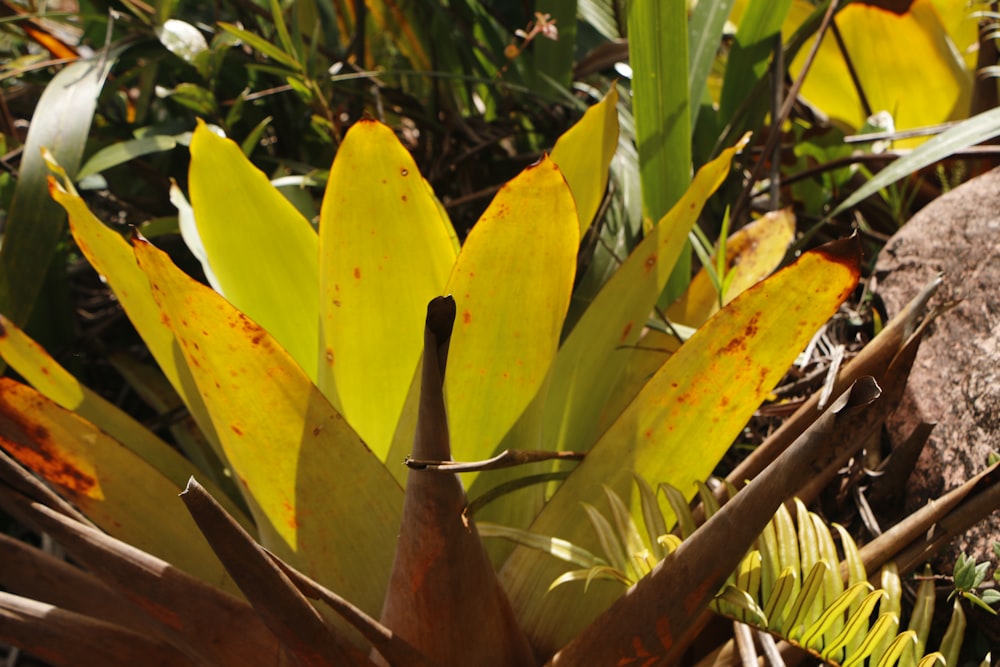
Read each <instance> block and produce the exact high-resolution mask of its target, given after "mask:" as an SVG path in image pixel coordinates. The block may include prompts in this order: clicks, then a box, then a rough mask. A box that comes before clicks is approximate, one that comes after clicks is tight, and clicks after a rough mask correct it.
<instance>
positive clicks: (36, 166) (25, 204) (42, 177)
mask: <svg viewBox="0 0 1000 667" xmlns="http://www.w3.org/2000/svg"><path fill="white" fill-rule="evenodd" d="M125 48H126V47H124V46H122V47H118V48H115V49H112V50H109V51H107V52H102V53H101V54H99V55H97V56H95V57H94V59H88V60H78V61H76V62H75V63H72V64H70V65H67V66H66V67H65V68H63V69H62V70H61V71H60V72H59V73H58V74H56V75H55V76H54V77H52V80H51V81H50V82H49V84H48V86H46V88H45V91H44V92H43V93H42V96H41V98H39V100H38V104H37V105H35V110H34V113H33V115H32V118H31V126H30V127H29V129H28V138H27V141H26V142H25V145H24V158H23V160H22V161H21V170H20V172H19V175H18V182H17V189H16V191H15V193H14V199H13V201H12V202H11V205H10V210H9V211H8V212H7V221H6V226H5V229H4V237H3V246H2V248H0V313H3V314H4V315H6V316H7V317H8V318H9V319H10V320H11V321H12V322H14V324H17V325H18V326H24V325H25V324H26V323H27V321H28V317H29V316H30V315H31V311H32V310H33V308H34V306H35V300H36V299H37V298H38V295H39V293H40V292H41V289H42V285H43V284H44V282H45V280H44V278H45V274H46V272H47V271H48V269H49V263H50V262H51V261H52V258H53V257H54V255H55V251H56V244H57V243H59V241H60V240H62V237H63V234H64V233H65V231H66V217H65V215H64V214H63V212H62V211H60V210H59V207H58V206H57V205H56V204H55V203H53V202H52V199H51V198H50V197H49V188H48V183H47V180H46V178H47V175H48V170H47V169H46V166H45V161H44V160H43V159H42V148H45V147H47V148H48V149H49V150H50V151H51V152H52V154H53V155H54V156H55V159H57V160H59V162H60V163H62V164H63V165H64V166H65V167H66V169H67V170H69V172H70V173H75V172H76V170H77V169H78V167H79V165H80V160H81V159H82V158H83V151H84V147H85V146H86V144H87V135H88V134H89V132H90V123H91V120H92V119H93V116H94V109H95V108H96V107H97V100H98V97H100V92H101V89H102V88H103V87H104V80H105V78H106V77H107V75H108V72H109V71H110V70H111V68H112V66H114V64H115V62H116V61H117V59H118V57H119V56H120V55H121V54H122V52H123V51H124V49H125ZM67 110H72V113H67Z"/></svg>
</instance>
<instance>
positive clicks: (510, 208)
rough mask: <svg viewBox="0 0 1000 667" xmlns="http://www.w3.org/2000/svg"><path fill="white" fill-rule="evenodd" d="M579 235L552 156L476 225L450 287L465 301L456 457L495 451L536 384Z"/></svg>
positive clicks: (451, 382) (453, 392) (454, 365)
mask: <svg viewBox="0 0 1000 667" xmlns="http://www.w3.org/2000/svg"><path fill="white" fill-rule="evenodd" d="M579 242H580V239H579V228H578V225H577V215H576V207H575V205H574V203H573V197H572V195H571V193H570V191H569V187H568V186H567V185H566V180H565V179H564V178H563V176H562V174H561V173H560V171H559V168H558V167H557V166H556V165H555V163H554V162H553V161H552V160H550V159H548V158H543V159H542V160H541V162H539V163H538V164H536V165H534V166H531V167H528V168H527V169H525V170H524V171H523V172H521V174H519V175H518V176H517V177H516V178H515V179H514V180H512V181H511V182H509V183H507V184H506V185H504V186H503V187H502V188H501V189H500V192H499V193H497V196H496V198H495V199H494V200H493V202H492V203H491V204H490V206H489V208H488V209H486V212H485V213H483V216H482V217H481V218H480V219H479V222H477V223H476V226H475V227H473V229H472V232H470V233H469V236H468V238H467V239H466V241H465V245H464V247H463V248H462V253H461V255H459V257H458V262H457V263H456V264H455V270H454V272H453V273H452V276H451V279H450V280H449V281H448V287H447V291H448V292H449V293H450V294H452V295H453V296H454V297H455V304H456V307H457V310H458V315H457V317H456V319H455V329H454V333H453V334H452V338H451V343H450V348H449V352H448V369H447V376H446V382H445V394H446V402H447V406H448V423H449V428H450V431H451V442H452V455H453V456H454V457H455V459H456V460H459V461H461V460H476V459H481V458H487V457H489V456H490V455H492V453H493V449H494V448H495V447H496V445H497V444H498V443H499V442H500V440H501V439H502V438H503V436H504V434H505V433H506V432H507V431H508V430H509V429H510V427H511V426H512V425H513V424H514V422H515V421H516V420H517V418H518V417H519V416H520V415H521V413H522V412H524V409H525V408H526V407H527V406H528V404H529V403H530V402H531V400H532V399H533V398H534V397H535V394H536V393H537V392H538V388H539V387H540V386H541V384H542V381H543V380H544V379H545V376H546V374H547V373H548V370H549V366H550V365H551V363H552V359H553V357H554V356H555V353H556V349H557V348H558V346H559V334H560V331H561V330H562V324H563V320H564V319H565V317H566V311H567V309H568V308H569V298H570V291H571V290H572V288H573V277H574V274H575V272H576V251H577V247H578V245H579ZM467 479H471V476H470V477H469V478H467Z"/></svg>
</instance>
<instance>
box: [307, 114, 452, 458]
mask: <svg viewBox="0 0 1000 667" xmlns="http://www.w3.org/2000/svg"><path fill="white" fill-rule="evenodd" d="M450 229H451V223H450V222H449V221H448V219H447V217H446V216H444V214H443V211H442V209H440V208H438V204H437V202H436V200H435V198H434V195H433V193H432V192H431V189H430V186H429V185H428V184H427V182H426V181H425V180H424V179H423V178H422V177H421V175H420V172H419V171H418V170H417V165H416V163H415V162H414V161H413V158H412V156H410V154H409V152H407V150H406V149H405V148H404V147H403V146H402V144H400V143H399V140H398V139H397V138H396V136H395V134H393V131H392V130H391V129H390V128H388V127H387V126H385V125H382V124H381V123H377V122H375V121H368V120H362V121H360V122H358V123H355V124H354V125H353V126H352V127H351V129H350V130H349V131H348V132H347V135H346V136H345V137H344V141H343V143H342V144H341V146H340V149H339V150H338V151H337V155H336V158H335V159H334V161H333V166H332V167H331V169H330V178H329V182H328V184H327V189H326V194H325V196H324V198H323V208H322V211H321V213H320V234H319V235H320V239H319V253H320V259H319V262H320V299H321V300H320V323H321V325H320V326H321V332H322V334H321V346H322V352H321V357H320V368H319V381H318V384H319V387H320V389H321V390H322V391H323V393H324V395H326V396H327V398H329V399H330V400H331V401H332V402H334V405H338V407H339V409H341V410H342V412H343V415H344V417H345V418H346V419H347V420H348V422H349V423H350V424H351V426H352V427H353V428H354V429H355V430H356V431H357V432H358V435H360V436H361V438H362V439H363V440H364V441H365V443H366V444H367V445H368V446H369V447H370V448H371V449H372V451H373V452H375V454H376V455H378V456H379V457H383V458H384V457H385V455H386V452H388V450H389V446H390V443H391V442H392V436H393V433H394V431H395V430H396V424H397V422H398V421H399V417H400V413H401V411H402V409H403V404H404V402H405V400H406V396H407V393H408V391H409V389H410V385H411V383H412V381H413V378H414V373H415V371H416V369H417V364H418V360H419V358H420V351H421V348H422V341H423V331H424V317H425V314H426V306H427V302H428V301H430V300H431V299H432V298H433V297H435V296H439V295H441V294H442V290H443V289H444V286H445V283H446V282H447V280H448V273H449V271H451V269H452V265H453V264H454V261H455V250H454V246H453V245H452V242H451V239H450V235H449V230H450Z"/></svg>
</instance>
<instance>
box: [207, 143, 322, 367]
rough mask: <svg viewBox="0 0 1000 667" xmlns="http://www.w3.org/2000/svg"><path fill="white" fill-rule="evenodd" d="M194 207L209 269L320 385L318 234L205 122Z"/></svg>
mask: <svg viewBox="0 0 1000 667" xmlns="http://www.w3.org/2000/svg"><path fill="white" fill-rule="evenodd" d="M189 187H190V190H191V206H192V208H193V209H194V219H195V223H196V224H197V226H198V234H199V236H201V240H202V243H203V244H204V246H205V251H206V253H207V254H208V263H209V264H210V265H211V267H212V272H213V273H214V274H215V277H216V278H217V279H218V281H219V285H220V287H221V288H222V292H223V293H224V294H225V295H226V298H227V299H229V301H230V302H231V303H232V304H233V305H234V306H236V307H237V308H239V309H240V310H241V311H243V312H244V313H246V314H247V315H248V316H250V317H251V318H253V320H254V321H255V322H259V323H260V325H261V326H262V327H264V328H265V329H267V331H268V332H269V333H270V334H271V335H272V336H274V337H275V339H276V340H277V341H278V343H279V344H281V346H282V347H284V348H285V349H286V350H287V351H288V353H289V354H290V355H292V358H293V359H295V361H296V362H298V364H299V365H300V366H301V367H302V368H303V370H305V372H306V373H307V374H308V375H309V377H311V378H313V379H315V377H316V372H317V370H318V354H319V344H318V343H317V338H318V329H317V322H319V268H318V260H317V255H316V253H317V241H316V232H315V231H314V230H313V228H312V226H310V224H309V221H308V220H306V219H305V218H304V217H302V214H301V213H299V211H298V210H297V209H296V208H295V207H294V206H293V205H292V204H291V202H289V201H288V200H287V199H285V197H283V196H282V195H281V193H280V192H278V190H277V189H275V188H274V187H273V186H272V185H271V183H270V181H269V180H268V178H267V176H265V175H264V174H263V172H261V171H260V170H259V169H257V168H256V167H255V166H253V164H251V162H250V161H249V160H248V159H247V158H246V156H245V155H243V151H242V150H240V147H239V146H238V145H236V144H235V143H234V142H232V141H230V140H229V139H225V138H223V137H220V136H218V135H217V134H215V132H213V131H212V130H211V129H209V127H208V126H207V125H205V124H204V123H199V124H198V127H197V128H195V131H194V136H193V137H192V138H191V169H190V173H189Z"/></svg>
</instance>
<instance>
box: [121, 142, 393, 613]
mask: <svg viewBox="0 0 1000 667" xmlns="http://www.w3.org/2000/svg"><path fill="white" fill-rule="evenodd" d="M236 150H237V151H238V149H236ZM135 257H136V259H137V261H138V264H139V267H140V269H141V270H142V271H143V272H144V273H145V274H146V275H147V276H148V284H149V285H150V287H151V289H152V293H153V295H154V298H155V299H156V302H157V304H158V305H159V308H160V309H161V317H162V319H163V321H164V323H166V324H167V325H168V326H169V327H170V328H171V329H172V331H173V332H174V334H175V335H176V336H177V344H178V346H179V347H180V349H181V350H182V352H183V354H184V358H185V360H186V361H187V363H188V366H189V368H190V372H191V376H192V378H193V380H194V383H195V384H196V385H197V388H198V391H199V392H200V395H201V397H202V399H203V400H204V403H205V406H206V407H207V409H208V412H209V414H210V415H211V418H212V423H213V424H214V426H215V429H216V432H217V433H218V436H219V440H220V442H221V444H222V448H223V450H224V451H225V454H226V458H227V459H228V461H229V463H230V465H231V466H232V468H233V473H234V475H235V476H236V477H237V479H238V480H239V486H240V488H241V490H242V491H243V492H244V494H245V496H246V499H247V503H248V504H249V505H250V508H251V511H252V512H253V515H254V519H255V520H256V522H257V526H258V530H259V531H260V539H261V542H262V544H263V545H264V546H265V547H268V548H269V549H271V550H272V551H274V552H275V553H276V554H278V555H279V557H281V558H283V559H284V560H286V561H287V562H289V564H291V565H293V567H296V568H297V569H300V570H301V571H302V572H304V573H305V574H307V575H308V576H310V577H313V578H315V579H316V580H317V581H319V582H321V583H323V584H324V585H326V586H327V587H329V588H332V589H335V590H338V591H340V592H341V593H342V594H343V595H345V596H346V597H348V598H349V599H351V600H352V601H353V602H354V603H355V604H357V605H358V606H359V607H361V608H362V609H364V610H366V611H367V612H368V613H370V614H373V613H377V611H378V609H379V608H380V607H381V604H382V599H383V593H384V591H385V585H386V580H387V577H388V573H389V568H390V566H391V560H392V551H393V546H394V545H395V543H396V535H397V529H398V525H399V517H400V510H401V505H402V491H401V489H400V488H399V485H398V484H396V482H395V480H393V478H392V476H391V475H390V474H389V472H388V471H387V470H386V469H385V467H384V466H383V465H382V464H381V462H379V461H378V459H376V458H375V457H374V456H373V455H372V453H371V452H370V451H369V450H368V449H367V448H366V447H365V446H364V444H363V443H362V442H361V441H360V440H359V439H358V437H357V435H356V434H355V433H354V432H353V431H352V430H351V429H350V427H349V426H348V425H347V424H346V422H345V421H344V419H343V418H342V417H341V416H340V415H339V414H337V412H336V411H335V410H334V409H333V408H332V407H331V406H330V404H329V402H327V400H326V399H325V398H324V397H323V395H322V394H320V392H319V390H318V389H317V388H316V387H315V386H314V385H313V384H312V383H311V382H310V381H309V378H308V377H307V376H306V374H305V373H304V371H303V370H302V369H301V368H300V367H299V366H298V365H297V364H296V363H295V362H294V361H293V360H292V358H291V357H290V356H289V355H288V353H287V352H285V350H283V349H282V348H281V347H280V346H279V345H278V344H277V341H276V340H275V339H274V337H272V336H271V335H270V334H269V333H267V331H265V330H264V329H263V328H262V327H261V326H260V325H258V324H256V323H255V322H253V321H252V320H251V319H250V318H248V317H247V316H246V315H244V314H243V313H241V312H239V311H238V310H237V309H236V308H234V307H233V306H232V305H231V304H230V303H229V302H228V301H226V300H225V299H223V298H222V297H221V296H219V295H218V294H217V293H216V292H214V291H212V290H211V289H209V288H208V287H205V286H204V285H202V284H200V283H197V282H195V281H194V280H192V279H191V278H189V277H188V276H187V275H186V274H184V273H183V272H181V271H180V269H178V268H177V267H176V266H174V264H173V263H172V262H171V261H170V259H169V258H168V257H167V256H166V255H165V254H164V253H162V252H161V251H159V250H157V249H156V248H155V247H153V246H152V245H151V244H150V243H148V242H147V241H144V240H142V239H137V240H136V241H135ZM345 470H349V471H351V475H350V479H351V483H349V484H345V483H340V484H331V483H330V479H331V475H333V474H335V472H336V471H345Z"/></svg>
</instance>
